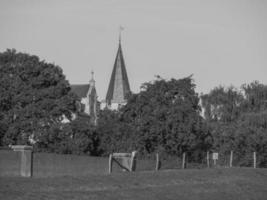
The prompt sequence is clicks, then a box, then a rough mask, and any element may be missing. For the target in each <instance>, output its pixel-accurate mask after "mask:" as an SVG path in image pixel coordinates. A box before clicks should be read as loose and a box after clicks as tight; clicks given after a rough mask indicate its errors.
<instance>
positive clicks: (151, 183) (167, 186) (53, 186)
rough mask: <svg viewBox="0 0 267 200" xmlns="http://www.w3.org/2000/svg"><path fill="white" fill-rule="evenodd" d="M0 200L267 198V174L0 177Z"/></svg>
mask: <svg viewBox="0 0 267 200" xmlns="http://www.w3.org/2000/svg"><path fill="white" fill-rule="evenodd" d="M0 199H1V200H8V199H12V200H15V199H23V200H24V199H25V200H31V199H34V200H36V199H57V200H61V199H64V200H68V199H77V200H78V199H79V200H80V199H86V200H88V199H97V200H98V199H99V200H105V199H114V200H118V199H126V200H127V199H138V200H140V199H141V200H142V199H146V200H152V199H153V200H155V199H163V200H165V199H177V200H184V199H190V200H192V199H198V200H199V199H203V200H204V199H205V200H209V199H210V200H216V199H219V200H227V199H231V200H232V199H234V200H237V199H242V200H247V199H249V200H251V199H255V200H261V199H267V169H250V168H232V169H201V170H197V169H194V170H189V169H187V170H169V171H168V170H165V171H159V172H152V171H150V172H135V173H114V174H111V175H89V176H82V177H78V176H76V177H70V176H65V177H55V178H53V177H47V178H41V177H39V178H38V177H34V178H19V177H1V178H0Z"/></svg>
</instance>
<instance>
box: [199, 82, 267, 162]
mask: <svg viewBox="0 0 267 200" xmlns="http://www.w3.org/2000/svg"><path fill="white" fill-rule="evenodd" d="M202 106H203V108H204V111H205V120H206V121H207V123H208V125H209V130H210V132H211V134H212V136H213V140H214V143H213V149H214V150H216V151H221V152H222V154H224V153H226V152H227V151H228V153H229V151H230V150H233V151H235V155H236V156H235V158H236V159H239V162H240V164H245V165H247V164H248V163H249V162H251V160H249V159H248V158H249V157H251V154H252V152H253V151H256V152H258V158H259V159H258V160H259V164H260V165H264V164H266V160H267V151H266V149H267V148H266V147H267V86H266V85H263V84H260V83H259V82H257V81H255V82H252V83H250V84H244V85H242V87H241V88H240V89H236V88H233V87H228V88H223V87H216V88H215V89H213V90H212V91H211V92H210V93H209V94H205V95H202ZM249 155H250V156H249Z"/></svg>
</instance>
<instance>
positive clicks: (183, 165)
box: [182, 152, 185, 169]
mask: <svg viewBox="0 0 267 200" xmlns="http://www.w3.org/2000/svg"><path fill="white" fill-rule="evenodd" d="M184 168H185V152H184V153H183V161H182V169H184Z"/></svg>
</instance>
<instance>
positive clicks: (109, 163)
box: [108, 154, 112, 174]
mask: <svg viewBox="0 0 267 200" xmlns="http://www.w3.org/2000/svg"><path fill="white" fill-rule="evenodd" d="M111 172H112V154H109V159H108V173H110V174H111Z"/></svg>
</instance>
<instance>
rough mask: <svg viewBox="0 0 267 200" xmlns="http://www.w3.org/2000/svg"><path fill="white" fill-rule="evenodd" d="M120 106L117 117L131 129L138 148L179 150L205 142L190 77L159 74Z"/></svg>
mask: <svg viewBox="0 0 267 200" xmlns="http://www.w3.org/2000/svg"><path fill="white" fill-rule="evenodd" d="M141 89H142V91H141V92H140V93H139V94H135V95H132V96H131V97H130V99H129V100H128V103H127V105H126V106H124V107H123V108H122V110H121V111H120V112H121V119H122V121H123V122H124V123H128V124H130V127H132V129H133V130H134V133H133V134H134V139H135V145H136V148H137V150H138V151H139V152H141V153H144V154H148V153H153V152H155V151H165V152H167V153H168V154H176V155H177V154H179V153H182V152H185V151H189V150H196V149H201V148H202V149H205V148H208V146H209V141H208V140H209V139H208V138H209V135H208V132H206V131H205V123H204V121H203V119H202V117H201V116H200V111H201V108H200V106H199V98H198V94H197V93H196V92H195V84H194V83H193V80H192V78H191V76H190V77H186V78H183V79H179V80H176V79H171V80H169V81H166V80H164V79H162V78H160V77H158V79H157V80H155V81H154V82H150V83H145V84H143V86H142V88H141Z"/></svg>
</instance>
